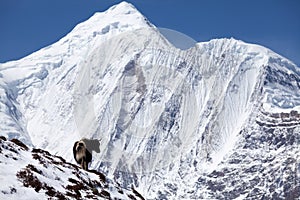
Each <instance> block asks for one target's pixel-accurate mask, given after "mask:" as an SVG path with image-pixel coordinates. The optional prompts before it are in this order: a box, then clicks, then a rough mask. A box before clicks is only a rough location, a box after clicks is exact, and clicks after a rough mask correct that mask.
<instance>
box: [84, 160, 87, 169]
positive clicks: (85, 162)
mask: <svg viewBox="0 0 300 200" xmlns="http://www.w3.org/2000/svg"><path fill="white" fill-rule="evenodd" d="M84 164H85V170H86V171H88V162H87V161H84Z"/></svg>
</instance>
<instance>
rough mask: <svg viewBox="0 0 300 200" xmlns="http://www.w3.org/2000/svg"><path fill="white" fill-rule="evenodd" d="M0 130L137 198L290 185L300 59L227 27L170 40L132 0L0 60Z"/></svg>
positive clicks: (224, 195) (297, 167)
mask: <svg viewBox="0 0 300 200" xmlns="http://www.w3.org/2000/svg"><path fill="white" fill-rule="evenodd" d="M0 90H1V92H0V97H1V98H0V102H1V103H0V120H1V124H2V125H1V127H0V129H1V131H0V134H1V135H3V136H5V137H7V138H8V139H13V138H17V139H19V140H21V141H23V142H24V143H25V144H27V145H28V146H31V147H35V148H42V149H45V150H47V151H49V152H51V153H53V154H55V155H59V156H61V157H63V158H65V159H66V160H67V161H68V162H73V163H75V162H74V160H73V155H72V151H71V150H72V146H73V144H74V142H75V141H77V140H78V139H80V138H82V137H87V138H97V139H101V146H100V148H101V152H100V153H99V154H94V155H93V162H92V165H91V167H90V168H94V169H96V170H98V171H101V172H102V173H104V174H106V175H107V176H108V177H109V178H110V179H114V180H115V181H117V182H118V183H119V184H120V185H122V187H124V188H130V187H131V186H132V185H134V187H136V188H137V189H138V190H139V191H140V192H141V193H142V195H143V196H144V197H146V198H147V199H236V198H242V199H258V198H266V199H276V198H279V199H286V198H290V199H293V198H299V196H300V183H299V180H300V179H299V173H300V162H299V160H300V152H299V151H300V149H299V145H300V69H299V67H298V66H296V65H295V64H293V63H292V62H291V61H289V60H287V59H286V58H284V57H282V56H280V55H278V54H276V53H274V52H272V51H271V50H269V49H267V48H265V47H262V46H259V45H255V44H248V43H245V42H243V41H240V40H236V39H233V38H230V39H227V38H223V39H213V40H211V41H208V42H200V43H197V44H195V46H193V47H191V48H188V49H185V50H182V49H178V48H176V47H175V46H174V45H173V44H172V43H170V42H169V41H168V40H167V39H166V38H165V37H164V36H163V35H162V34H161V33H160V32H159V29H158V28H157V27H155V26H154V25H153V24H151V23H150V22H149V21H148V20H147V19H146V18H145V17H144V16H143V15H142V14H141V13H140V12H139V11H138V10H136V9H135V8H134V6H133V5H131V4H129V3H127V2H122V3H120V4H118V5H116V6H113V7H111V8H109V9H108V10H107V11H104V12H101V13H100V12H99V13H95V14H94V15H93V16H92V17H91V18H90V19H88V20H87V21H85V22H82V23H80V24H78V25H77V26H76V27H75V28H74V29H73V30H72V31H71V32H70V33H69V34H67V35H66V36H65V37H63V38H62V39H60V40H59V41H57V42H56V43H54V44H52V45H50V46H48V47H45V48H42V49H40V50H39V51H37V52H35V53H33V54H31V55H28V56H26V57H24V58H22V59H20V60H17V61H10V62H7V63H2V64H0Z"/></svg>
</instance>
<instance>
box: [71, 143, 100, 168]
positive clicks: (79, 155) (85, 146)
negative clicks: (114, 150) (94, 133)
mask: <svg viewBox="0 0 300 200" xmlns="http://www.w3.org/2000/svg"><path fill="white" fill-rule="evenodd" d="M92 151H95V152H97V153H100V140H96V139H91V140H89V139H86V138H83V139H81V140H79V141H76V142H75V144H74V146H73V155H74V158H75V160H76V162H77V163H78V164H80V166H81V168H82V169H84V170H88V164H89V163H90V162H91V161H92Z"/></svg>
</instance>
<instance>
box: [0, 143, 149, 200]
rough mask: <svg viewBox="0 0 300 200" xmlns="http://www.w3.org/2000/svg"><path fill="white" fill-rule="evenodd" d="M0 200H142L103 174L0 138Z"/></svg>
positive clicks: (135, 193)
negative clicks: (85, 169)
mask: <svg viewBox="0 0 300 200" xmlns="http://www.w3.org/2000/svg"><path fill="white" fill-rule="evenodd" d="M0 166H1V174H0V175H1V176H0V177H1V179H0V180H1V182H2V183H5V184H2V185H1V189H0V198H1V199H31V200H32V199H46V198H51V199H53V198H55V199H81V198H84V199H95V198H97V199H115V198H116V199H140V200H142V199H144V198H143V197H142V196H141V195H140V194H139V193H138V192H137V191H136V190H135V189H134V188H133V189H131V190H124V189H122V188H121V187H120V186H119V185H118V183H116V182H114V181H113V180H109V179H107V178H106V177H105V176H104V175H103V174H101V173H99V172H96V171H95V170H92V171H90V172H87V171H84V170H82V169H80V168H79V167H78V166H76V165H73V164H71V163H68V162H66V161H65V160H64V159H63V158H62V157H59V156H53V155H51V154H50V153H49V152H48V151H44V150H42V149H30V148H28V147H27V146H26V145H25V144H23V143H22V142H20V141H19V140H17V139H13V140H11V141H7V140H6V138H5V137H1V138H0Z"/></svg>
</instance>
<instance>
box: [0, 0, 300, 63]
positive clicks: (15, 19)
mask: <svg viewBox="0 0 300 200" xmlns="http://www.w3.org/2000/svg"><path fill="white" fill-rule="evenodd" d="M118 2H120V1H117V0H44V1H42V0H22V1H20V0H0V62H5V61H8V60H15V59H19V58H22V57H24V56H26V55H28V54H30V53H32V52H34V51H36V50H38V49H40V48H42V47H45V46H47V45H49V44H52V43H54V42H55V41H57V40H58V39H60V38H61V37H63V36H64V35H66V34H67V33H68V32H70V31H71V30H72V28H73V27H74V26H75V25H76V24H78V23H79V22H82V21H84V20H86V19H88V18H89V17H90V16H91V15H92V14H93V13H95V12H97V11H104V10H106V9H107V8H108V7H110V6H111V5H114V4H116V3H118ZM128 2H130V3H132V4H133V5H134V6H135V7H136V8H137V9H138V10H139V11H140V12H141V13H142V14H144V15H145V16H146V17H147V18H148V19H149V21H150V22H152V23H153V24H154V25H156V26H157V27H163V28H169V29H173V30H176V31H179V32H181V33H184V34H186V35H188V36H190V37H192V38H193V39H195V40H196V41H208V40H210V39H213V38H223V37H227V38H230V37H233V38H236V39H240V40H243V41H245V42H249V43H256V44H260V45H263V46H265V47H268V48H270V49H271V50H273V51H275V52H276V53H279V54H281V55H283V56H285V57H287V58H288V59H290V60H291V61H293V62H294V63H296V64H297V65H298V66H300V1H299V0H251V1H249V0H227V1H225V0H128Z"/></svg>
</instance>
